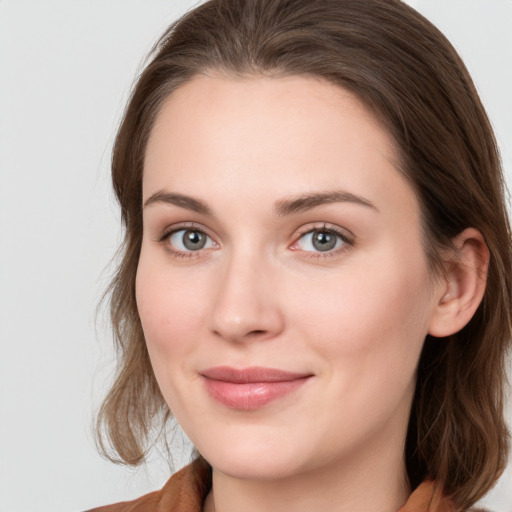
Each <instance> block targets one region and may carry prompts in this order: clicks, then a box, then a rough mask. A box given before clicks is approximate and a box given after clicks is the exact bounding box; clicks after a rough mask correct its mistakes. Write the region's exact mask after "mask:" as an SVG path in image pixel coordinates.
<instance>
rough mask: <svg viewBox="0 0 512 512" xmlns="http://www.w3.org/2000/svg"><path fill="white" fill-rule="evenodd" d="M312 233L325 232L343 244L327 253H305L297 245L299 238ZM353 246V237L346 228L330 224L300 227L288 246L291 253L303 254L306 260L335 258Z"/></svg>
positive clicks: (321, 223) (322, 223) (323, 223)
mask: <svg viewBox="0 0 512 512" xmlns="http://www.w3.org/2000/svg"><path fill="white" fill-rule="evenodd" d="M314 231H320V232H321V231H325V232H328V233H333V234H334V235H335V236H337V237H339V238H340V239H341V241H342V242H343V244H342V246H341V247H338V248H334V249H331V250H328V251H305V250H303V249H301V248H299V247H297V244H298V242H299V240H300V239H301V238H303V237H304V236H305V235H307V234H309V233H312V232H314ZM354 245H355V235H354V234H353V233H352V232H351V231H350V230H348V229H346V228H341V227H339V226H337V225H335V224H330V223H327V222H320V223H313V224H309V225H306V226H303V227H301V228H300V229H299V230H298V232H297V234H296V235H295V236H294V241H293V242H292V244H291V245H290V246H289V248H290V249H291V250H292V251H297V252H299V251H300V252H303V253H304V256H305V257H308V258H326V257H332V256H337V255H339V254H340V253H342V252H345V251H347V250H348V249H350V248H351V247H353V246H354Z"/></svg>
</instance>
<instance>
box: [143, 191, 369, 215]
mask: <svg viewBox="0 0 512 512" xmlns="http://www.w3.org/2000/svg"><path fill="white" fill-rule="evenodd" d="M155 203H164V204H173V205H175V206H178V207H180V208H185V209H186V210H191V211H193V212H197V213H201V214H203V215H208V216H211V215H212V211H211V209H210V208H209V207H208V205H207V204H206V203H204V202H203V201H200V200H199V199H194V198H193V197H190V196H186V195H183V194H176V193H173V192H167V191H165V190H159V191H158V192H155V193H154V194H153V195H151V196H150V197H148V199H146V201H145V202H144V208H146V207H147V206H149V205H151V204H155ZM330 203H353V204H357V205H361V206H365V207H367V208H371V209H373V210H375V211H379V210H378V208H377V207H376V206H375V205H374V204H373V203H372V202H371V201H369V200H368V199H366V198H364V197H362V196H359V195H356V194H352V193H351V192H345V191H332V192H319V193H318V192H314V193H309V194H303V195H300V196H297V197H294V198H291V199H281V200H278V201H276V202H275V203H274V210H275V212H276V215H277V216H278V217H284V216H286V215H291V214H294V213H301V212H305V211H308V210H311V209H313V208H316V207H317V206H322V205H324V204H330Z"/></svg>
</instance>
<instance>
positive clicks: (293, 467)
mask: <svg viewBox="0 0 512 512" xmlns="http://www.w3.org/2000/svg"><path fill="white" fill-rule="evenodd" d="M279 444H280V445H281V446H276V444H275V443H274V442H267V443H262V442H261V441H255V442H247V441H244V442H242V441H238V442H237V440H232V441H231V442H230V443H227V444H221V443H217V444H216V445H214V446H208V447H204V448H203V449H202V450H201V447H198V450H199V452H200V453H201V455H202V456H203V457H204V458H205V459H206V460H207V461H208V462H209V464H210V465H211V466H212V467H213V468H214V469H215V470H217V471H220V472H221V473H224V474H225V475H228V476H230V477H232V478H240V479H251V480H278V479H282V478H286V477H289V476H291V475H293V474H296V473H298V472H301V470H302V469H303V468H302V463H301V462H302V461H301V460H299V459H301V458H302V457H298V455H299V454H300V450H299V448H292V447H284V448H283V442H281V443H279Z"/></svg>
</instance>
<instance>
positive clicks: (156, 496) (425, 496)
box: [88, 459, 477, 512]
mask: <svg viewBox="0 0 512 512" xmlns="http://www.w3.org/2000/svg"><path fill="white" fill-rule="evenodd" d="M210 487H211V471H210V467H209V466H208V464H207V463H206V462H205V461H204V460H203V459H197V460H195V461H194V462H192V464H189V465H188V466H186V467H185V468H183V469H182V470H181V471H179V472H178V473H176V474H175V475H173V476H172V477H171V478H170V480H169V481H168V482H167V483H166V484H165V486H164V487H163V488H162V489H161V490H160V491H155V492H152V493H150V494H146V495H145V496H142V497H141V498H138V499H136V500H133V501H125V502H123V503H116V504H114V505H107V506H105V507H99V508H95V509H92V510H89V511H88V512H201V511H202V509H203V502H204V499H205V497H206V494H207V493H208V491H209V490H210ZM398 512H455V508H454V506H453V505H452V504H451V502H450V501H448V500H447V499H445V498H443V497H442V495H441V493H440V492H439V491H438V490H436V488H435V485H434V482H433V481H431V480H426V481H425V482H423V483H422V484H421V485H420V486H419V487H418V488H417V489H416V490H415V491H414V492H413V493H412V494H411V496H410V497H409V499H408V500H407V503H406V504H405V505H404V506H403V507H402V508H401V509H400V510H399V511H398ZM473 512H477V511H476V510H474V511H473Z"/></svg>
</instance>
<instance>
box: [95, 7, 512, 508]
mask: <svg viewBox="0 0 512 512" xmlns="http://www.w3.org/2000/svg"><path fill="white" fill-rule="evenodd" d="M151 55H152V58H151V61H150V62H149V64H148V65H147V66H146V68H145V69H144V71H143V72H142V73H141V75H140V77H139V78H138V81H137V84H136V86H135V88H134V91H133V93H132V96H131V98H130V101H129V103H128V106H127V108H126V111H125V114H124V118H123V120H122V123H121V126H120V128H119V131H118V134H117V138H116V141H115V145H114V150H113V158H112V178H113V184H114V189H115V193H116V196H117V199H118V200H119V203H120V205H121V211H122V220H123V224H124V227H125V240H124V245H123V248H122V261H121V262H120V265H119V267H118V270H117V273H116V275H115V277H114V279H113V281H112V284H111V287H110V289H109V292H110V293H109V297H110V308H111V318H112V323H113V328H114V333H115V339H116V342H117V346H118V349H119V367H118V373H117V377H116V379H115V382H114V384H113V386H112V388H111V390H110V392H109V393H108V396H107V397H106V399H105V401H104V403H103V405H102V407H101V410H100V412H99V416H98V432H100V436H101V435H102V436H103V441H101V440H100V445H101V446H102V448H103V449H104V451H106V450H107V442H108V444H110V446H111V447H112V448H113V450H114V452H112V451H111V452H110V456H111V458H113V459H114V458H116V457H117V460H118V461H124V462H126V463H128V464H138V463H139V462H141V461H142V460H143V458H144V456H145V454H146V450H147V447H148V445H149V444H150V434H151V432H152V431H153V428H154V425H155V424H158V425H160V426H162V425H164V424H165V422H166V421H167V420H168V419H169V417H170V411H169V410H168V408H167V406H166V404H165V402H164V400H163V398H162V395H161V394H160V391H159V389H158V386H157V384H156V380H155V377H154V375H153V371H152V369H151V365H150V362H149V357H148V353H147V350H146V346H145V341H144V336H143V332H142V328H141V323H140V319H139V315H138V312H137V306H136V301H135V275H136V271H137V265H138V259H139V253H140V247H141V239H142V173H143V165H144V154H145V148H146V145H147V141H148V137H149V134H150V132H151V129H152V126H153V123H154V121H155V117H156V116H157V114H158V112H159V109H160V107H161V105H162V103H163V101H164V100H165V99H166V98H168V96H169V95H170V94H172V92H173V91H174V90H176V88H178V87H180V86H181V85H183V84H184V83H186V82H187V81H189V80H190V79H191V78H192V77H194V76H197V75H198V74H206V73H208V72H210V71H220V72H223V73H227V74H228V75H232V76H247V75H251V74H255V73H260V74H262V73H263V74H266V75H270V76H276V77H279V76H284V75H309V76H315V77H319V78H322V79H325V80H327V81H329V82H331V83H334V84H336V85H339V86H341V87H343V88H345V89H348V90H350V91H351V92H353V93H355V94H356V95H357V96H358V97H359V98H360V99H361V100H362V101H363V102H364V103H365V104H366V106H367V107H368V108H369V109H371V111H372V112H373V113H374V115H376V116H377V117H378V118H379V119H380V120H381V122H383V123H384V124H385V126H386V128H387V129H388V130H389V132H390V134H391V135H392V137H393V138H394V140H395V143H396V146H397V148H398V150H399V153H400V157H401V158H400V159H401V169H400V171H401V172H403V173H404V174H405V175H406V176H407V178H408V179H409V181H410V183H411V185H412V187H413V189H414V191H415V193H416V194H417V197H418V200H419V202H420V207H421V211H422V218H423V229H424V233H423V240H424V246H425V251H426V254H427V255H428V258H429V262H430V264H431V267H432V269H433V271H434V272H439V271H440V268H441V264H440V262H441V260H440V256H439V254H440V250H441V249H442V248H445V247H447V246H449V245H450V241H451V240H452V239H453V238H454V237H455V236H456V235H457V234H459V233H460V232H461V231H463V230H464V229H465V228H468V227H473V228H476V229H478V230H479V231H480V232H481V233H482V234H483V236H484V239H485V242H486V244H487V246H488V248H489V251H490V265H489V272H488V278H487V287H486V291H485V295H484V298H483V300H482V303H481V305H480V307H479V308H478V310H477V312H476V314H475V315H474V317H473V318H472V319H471V321H470V322H469V324H468V325H467V326H466V327H465V328H464V329H462V330H461V331H460V332H458V333H457V334H455V335H453V336H450V337H448V338H444V339H433V338H431V337H430V336H427V339H426V341H425V345H424V349H423V352H422V355H421V359H420V361H419V367H418V378H417V387H416V393H415V397H414V401H413V406H412V411H411V419H410V424H409V429H408V435H407V441H406V449H405V460H406V466H407V471H408V475H409V480H410V483H411V486H413V487H414V486H416V485H417V484H418V483H419V482H420V481H421V480H422V479H423V478H425V477H427V476H429V477H431V478H435V479H436V480H437V481H438V482H439V483H440V484H441V485H442V486H443V487H444V490H445V492H446V493H447V495H448V496H450V497H451V498H452V500H453V501H454V503H455V504H456V506H457V507H458V508H461V509H462V508H466V507H468V506H470V505H472V504H473V503H474V502H475V501H477V500H478V499H480V498H481V497H482V496H483V495H484V494H485V493H486V492H487V491H488V490H489V489H490V488H491V487H492V486H493V484H494V483H495V482H496V480H497V478H498V477H499V475H500V474H501V472H502V471H503V469H504V467H505V464H506V458H507V452H508V433H507V429H506V426H505V423H504V418H503V390H504V382H505V356H506V352H507V348H508V346H509V343H510V338H511V318H510V304H511V290H512V286H511V277H510V276H511V270H512V264H511V263H512V261H511V239H510V227H509V223H508V218H507V213H506V205H505V201H504V183H503V177H502V171H501V167H500V159H499V154H498V150H497V147H496V142H495V139H494V135H493V132H492V129H491V126H490V123H489V120H488V118H487V116H486V114H485V111H484V109H483V107H482V104H481V102H480V100H479V97H478V94H477V92H476V90H475V87H474V85H473V83H472V81H471V78H470V76H469V74H468V72H467V70H466V68H465V66H464V64H463V63H462V61H461V59H460V58H459V56H458V55H457V53H456V51H455V50H454V49H453V47H452V46H451V45H450V43H449V42H448V41H447V39H446V38H445V37H444V36H443V35H442V34H441V33H440V32H439V30H437V29H436V28H435V27H434V26H433V25H432V24H431V23H430V22H428V21H427V20H426V19H425V18H423V17H422V16H421V15H420V14H418V13H417V12H416V11H414V10H413V9H412V8H410V7H408V6H407V5H405V4H403V3H401V2H400V1H398V0H359V1H356V0H211V1H208V2H206V3H204V4H203V5H200V6H199V7H197V8H196V9H194V10H193V11H191V12H189V13H188V14H186V15H185V16H184V17H182V18H181V19H180V20H178V21H177V22H176V23H175V24H173V25H172V26H171V27H169V29H168V30H167V31H166V32H165V33H164V34H163V36H162V37H161V39H160V40H159V42H158V43H157V45H156V46H155V48H154V50H153V52H152V54H151ZM100 439H101V437H100ZM114 454H117V455H114Z"/></svg>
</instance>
